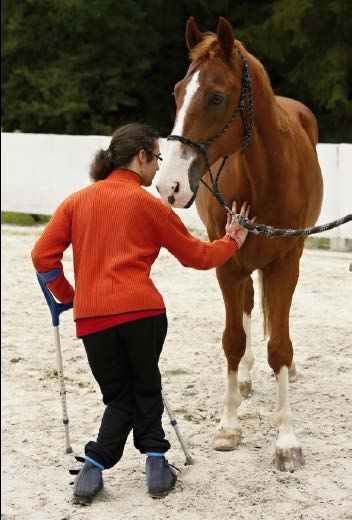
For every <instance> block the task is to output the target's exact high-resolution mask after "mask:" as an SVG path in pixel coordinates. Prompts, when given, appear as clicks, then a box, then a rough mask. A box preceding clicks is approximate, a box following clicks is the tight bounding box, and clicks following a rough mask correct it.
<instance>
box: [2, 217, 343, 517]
mask: <svg viewBox="0 0 352 520" xmlns="http://www.w3.org/2000/svg"><path fill="white" fill-rule="evenodd" d="M40 232H41V228H29V229H26V228H19V227H12V226H11V227H10V226H2V253H3V254H2V267H3V270H2V274H3V276H2V322H3V329H2V388H3V393H2V407H3V408H2V410H3V411H2V416H3V420H2V448H3V449H2V462H3V464H2V515H1V518H3V519H4V520H5V519H6V520H13V519H16V520H22V519H26V520H31V519H33V520H51V519H53V520H54V519H55V520H68V519H75V520H83V519H84V520H98V519H99V520H107V519H110V518H111V519H114V520H116V519H123V520H130V519H138V520H144V519H145V520H154V519H155V520H165V519H173V520H198V519H199V520H208V519H209V520H214V519H216V520H217V519H219V520H230V519H231V520H232V519H236V520H249V519H250V520H262V519H263V520H279V519H280V520H282V519H283V518H287V519H292V520H296V519H297V520H298V519H305V520H318V519H319V520H320V519H321V520H329V519H331V520H346V519H352V433H351V426H352V419H351V417H352V406H351V403H352V372H351V365H352V362H351V360H352V272H349V264H350V263H351V262H352V255H351V254H350V253H335V252H325V251H320V250H305V252H304V255H303V257H302V261H301V276H300V280H299V283H298V286H297V289H296V292H295V295H294V300H293V304H292V311H291V338H292V340H293V344H294V348H295V361H296V368H297V372H298V376H299V377H298V380H297V382H295V383H293V384H291V386H290V395H291V404H292V408H293V412H294V417H295V432H296V434H297V436H298V438H299V439H300V441H301V443H302V448H303V452H304V455H305V459H306V465H305V467H304V469H301V470H299V471H297V472H295V473H292V474H290V473H289V474H286V473H280V472H278V471H277V470H276V469H275V468H274V466H273V462H272V461H273V455H274V442H275V439H276V435H277V429H276V426H275V425H274V414H273V412H274V407H275V403H276V384H275V378H274V377H273V376H272V373H271V371H270V369H269V366H268V364H267V362H266V340H264V339H263V332H262V330H263V329H262V317H261V310H260V304H259V303H260V300H259V292H258V279H257V276H256V275H255V276H254V282H255V288H256V298H255V301H256V303H255V308H254V311H253V315H252V317H253V319H252V343H253V353H254V355H255V358H256V360H255V365H254V369H253V372H252V378H253V388H254V394H253V396H252V398H251V399H248V400H245V401H243V402H242V405H241V407H240V409H239V418H240V423H241V425H242V429H243V445H242V446H241V447H240V449H238V450H236V451H233V452H227V453H221V452H216V451H213V450H212V439H213V434H214V432H215V428H216V425H217V423H218V422H219V420H220V417H221V414H222V400H223V394H224V389H225V379H224V376H225V373H226V364H225V358H224V355H223V352H222V347H221V336H222V331H223V322H224V307H223V303H222V297H221V293H220V290H219V288H218V285H217V281H216V277H215V271H214V270H212V271H207V272H200V271H195V270H191V269H185V268H183V267H182V266H181V265H180V264H179V263H178V262H177V260H175V259H174V258H173V257H171V255H170V254H169V253H168V252H167V251H164V250H163V251H162V252H161V254H160V256H159V258H158V260H157V262H156V263H155V264H154V268H153V279H154V281H155V283H156V286H157V287H158V288H159V290H160V291H161V293H162V294H163V295H164V298H165V302H166V305H167V309H168V318H169V332H168V336H167V339H166V343H165V346H164V351H163V354H162V359H161V371H162V376H163V386H164V390H165V395H166V396H167V398H168V401H169V403H170V405H171V407H172V409H173V411H174V414H175V416H176V418H177V420H178V424H179V428H180V431H181V433H182V435H183V437H184V440H185V442H186V444H187V446H188V449H189V450H190V452H191V455H192V456H193V458H194V460H195V464H194V466H184V460H185V459H184V455H183V452H182V450H181V447H180V444H179V442H178V440H177V437H176V435H175V432H174V431H173V428H172V426H171V425H170V424H169V421H168V417H167V414H166V412H165V415H164V426H165V430H166V432H167V435H168V438H169V439H170V441H171V443H172V448H171V450H170V452H169V453H168V459H169V461H170V462H172V463H173V464H175V465H176V466H177V467H178V468H180V470H181V473H179V477H178V482H177V486H176V489H175V490H174V491H173V492H172V493H170V494H169V495H168V496H167V497H166V498H164V499H161V500H154V499H152V498H150V497H149V496H148V495H147V494H146V484H145V474H144V466H145V456H143V455H140V454H139V452H137V451H136V450H135V449H134V447H133V444H132V439H131V438H129V439H128V442H127V445H126V449H125V453H124V457H123V459H122V460H121V462H120V463H119V464H118V465H117V466H115V467H114V468H113V469H111V470H109V471H106V472H104V490H103V491H102V492H101V494H100V495H99V496H98V497H97V498H96V500H95V501H94V503H93V504H92V505H91V506H90V507H81V506H74V505H72V503H71V496H72V486H70V484H69V483H70V482H71V481H72V479H73V477H72V476H71V475H69V473H68V470H69V469H70V468H75V467H80V464H79V463H76V462H75V460H74V455H82V454H83V446H84V444H85V443H86V442H87V441H88V440H90V439H92V438H94V437H95V436H96V433H97V429H98V426H99V420H100V417H101V415H102V413H103V404H102V402H101V398H100V393H99V389H98V386H97V384H96V383H95V381H94V380H93V377H92V375H91V373H90V371H89V368H88V363H87V360H86V357H85V352H84V348H83V344H82V342H81V341H80V340H78V339H76V338H75V328H74V324H73V321H72V311H68V312H66V313H65V314H64V315H62V317H61V321H60V334H61V346H62V353H63V360H64V372H65V380H66V390H67V405H68V413H69V417H70V428H71V443H72V447H73V450H74V453H73V454H71V455H67V454H65V449H64V448H65V441H64V430H63V426H62V421H61V419H62V418H61V404H60V398H59V384H58V379H57V375H56V357H55V347H54V337H53V330H52V326H51V320H50V314H49V310H48V307H47V305H46V303H45V301H44V297H43V296H42V293H41V291H40V287H39V285H38V283H37V280H36V277H35V273H34V270H33V267H32V264H31V260H30V250H31V248H32V246H33V244H34V241H35V239H36V237H37V236H39V234H40ZM64 258H65V260H64V265H65V271H66V274H67V275H68V277H69V279H70V280H71V281H73V276H72V266H71V251H70V250H68V252H67V253H66V255H65V257H64ZM141 347H142V346H141Z"/></svg>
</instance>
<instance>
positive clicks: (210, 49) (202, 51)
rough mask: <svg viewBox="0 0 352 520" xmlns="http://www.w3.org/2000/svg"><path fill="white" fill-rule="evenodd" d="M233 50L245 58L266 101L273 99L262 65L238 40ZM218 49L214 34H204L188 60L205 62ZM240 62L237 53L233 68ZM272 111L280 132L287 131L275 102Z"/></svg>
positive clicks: (286, 122)
mask: <svg viewBox="0 0 352 520" xmlns="http://www.w3.org/2000/svg"><path fill="white" fill-rule="evenodd" d="M235 48H237V49H238V50H239V51H241V52H242V53H243V54H244V55H245V56H246V58H247V61H248V63H249V68H250V71H251V74H252V75H254V76H255V77H256V80H257V83H258V84H259V85H260V86H261V91H262V93H263V94H264V97H265V98H266V99H268V98H269V99H270V98H273V99H275V94H274V91H273V89H272V86H271V83H270V79H269V76H268V73H267V72H266V70H265V68H264V66H263V65H262V63H261V62H260V61H259V60H258V59H257V58H256V57H255V56H253V54H251V53H250V52H248V51H247V49H246V48H245V46H244V45H243V43H242V42H241V41H240V40H236V39H235ZM218 49H219V44H218V41H217V36H216V34H214V33H205V34H204V39H203V40H202V41H201V42H200V43H198V45H196V46H195V47H193V49H192V50H191V51H190V54H189V55H190V58H191V61H192V62H193V63H195V62H202V61H205V60H206V59H207V58H209V57H212V55H213V53H214V54H215V53H216V51H217V50H218ZM240 61H241V60H240V59H239V55H238V54H237V53H234V54H233V58H232V63H233V66H234V67H239V66H241V62H240ZM273 109H274V110H275V118H276V122H277V124H278V126H279V128H280V130H283V131H287V130H288V128H289V122H288V115H287V113H286V112H285V111H284V110H283V109H281V107H280V106H279V105H278V104H277V103H276V102H275V103H273Z"/></svg>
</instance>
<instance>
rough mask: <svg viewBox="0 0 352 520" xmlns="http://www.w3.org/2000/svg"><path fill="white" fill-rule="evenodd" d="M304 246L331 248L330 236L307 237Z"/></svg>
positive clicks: (308, 247)
mask: <svg viewBox="0 0 352 520" xmlns="http://www.w3.org/2000/svg"><path fill="white" fill-rule="evenodd" d="M304 247H306V248H307V249H330V238H324V237H307V238H306V240H305V242H304Z"/></svg>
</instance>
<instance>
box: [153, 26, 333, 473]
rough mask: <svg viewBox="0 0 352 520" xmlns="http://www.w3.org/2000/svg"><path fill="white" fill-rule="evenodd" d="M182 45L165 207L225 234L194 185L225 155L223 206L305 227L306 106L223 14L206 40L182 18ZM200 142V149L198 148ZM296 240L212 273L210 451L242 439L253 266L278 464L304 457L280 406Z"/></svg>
mask: <svg viewBox="0 0 352 520" xmlns="http://www.w3.org/2000/svg"><path fill="white" fill-rule="evenodd" d="M186 43H187V47H188V49H189V50H190V56H191V65H190V67H189V69H188V71H187V73H186V75H185V77H184V78H183V79H182V80H181V81H179V82H178V83H177V84H176V86H175V91H174V94H175V99H176V106H177V110H176V120H175V124H174V128H173V131H172V134H173V135H172V136H169V138H168V141H167V144H166V147H165V150H164V152H163V155H164V161H163V165H162V168H161V169H160V177H159V180H158V190H159V193H160V196H161V197H162V199H163V200H164V202H166V203H168V204H171V205H172V206H173V207H178V208H182V207H184V208H186V207H189V206H190V205H191V204H192V202H193V200H194V199H195V202H196V206H197V210H198V213H199V215H200V217H201V219H202V221H203V222H204V225H205V226H206V229H207V232H208V235H209V239H210V240H215V239H217V238H220V237H222V236H223V235H224V230H225V222H226V211H225V210H224V209H223V208H222V207H221V206H220V205H219V204H218V202H217V200H216V198H215V197H213V195H212V194H211V193H210V192H209V191H208V190H207V189H206V188H205V187H204V185H203V184H202V183H200V181H201V180H202V181H207V182H208V183H209V179H210V175H209V171H208V169H207V160H206V159H208V160H209V164H211V165H212V170H213V171H214V172H216V171H217V169H218V167H219V164H220V162H221V157H223V156H229V158H228V161H227V163H226V164H225V167H224V168H223V171H222V173H221V175H220V178H219V191H220V193H221V195H222V197H223V199H224V201H226V204H227V205H228V206H230V207H231V204H232V201H233V200H236V201H237V207H241V204H242V203H243V202H244V201H247V202H249V203H250V205H251V208H252V209H251V214H252V215H256V216H257V222H258V223H264V224H268V225H272V226H274V227H279V228H293V229H298V228H304V227H307V226H312V225H314V223H315V222H316V220H317V218H318V216H319V212H320V208H321V203H322V194H323V185H322V177H321V172H320V168H319V164H318V159H317V153H316V144H317V140H318V130H317V123H316V120H315V117H314V115H313V114H312V112H311V111H310V110H309V109H308V108H307V107H306V106H304V105H303V104H302V103H300V102H298V101H295V100H293V99H288V98H283V97H278V96H275V95H274V93H273V90H272V87H271V85H270V81H269V78H268V76H267V74H266V72H265V70H264V67H263V66H262V64H261V63H260V62H259V61H258V60H257V59H256V58H255V57H254V56H253V55H251V54H250V53H249V52H248V51H247V50H246V49H245V47H244V46H243V44H242V43H241V42H240V41H238V40H237V39H234V34H233V30H232V27H231V25H230V23H229V22H228V21H227V20H226V19H224V18H219V24H218V28H217V34H216V35H215V34H211V33H206V34H203V33H201V32H200V31H199V29H198V27H197V25H196V22H195V21H194V18H193V17H191V18H190V19H189V20H188V22H187V27H186ZM247 70H248V74H247V75H246V71H247ZM243 78H244V79H245V81H244V80H243ZM248 78H249V79H248ZM246 85H247V86H246ZM241 99H242V109H241ZM236 114H237V115H236ZM237 116H238V117H237ZM199 143H206V146H205V147H203V149H201V146H199ZM205 148H206V152H204V149H205ZM242 152H243V153H242ZM303 246H304V237H290V238H286V237H285V238H272V239H270V238H267V237H265V236H263V235H260V236H254V235H251V234H250V236H248V238H247V240H246V242H245V243H244V245H243V247H242V248H241V249H240V250H239V251H238V252H236V253H235V254H234V256H233V257H232V258H231V259H230V260H229V261H228V262H227V263H225V264H224V265H221V266H220V267H218V268H217V270H216V274H217V278H218V282H219V284H220V288H221V291H222V295H223V299H224V303H225V308H226V325H225V330H224V333H223V349H224V352H225V355H226V359H227V365H228V374H227V388H226V392H225V399H224V411H223V415H222V418H221V422H220V424H219V427H218V429H217V432H216V435H215V439H214V449H216V450H223V451H226V450H232V449H234V448H236V447H237V446H238V445H239V444H240V441H241V427H240V424H239V421H238V415H237V411H238V407H239V405H240V402H241V394H242V396H243V397H249V396H250V395H251V392H252V383H251V377H250V369H251V368H252V366H253V362H254V358H253V354H252V352H251V348H250V315H251V311H252V309H253V305H254V303H253V297H254V293H253V283H252V279H251V273H252V272H253V271H254V270H256V269H258V270H259V275H260V281H261V292H262V307H263V314H264V328H265V332H266V334H267V335H268V336H269V341H268V363H269V365H270V367H271V368H272V369H273V371H274V373H275V376H276V382H277V408H276V414H275V420H276V424H277V426H278V438H277V441H276V450H275V451H276V465H277V468H278V469H280V470H282V471H294V470H295V469H297V468H298V467H300V466H301V465H302V464H304V458H303V455H302V450H301V446H300V443H299V441H298V439H297V437H296V435H295V433H294V429H293V414H292V410H291V406H290V401H289V380H292V378H293V377H294V376H295V368H294V363H293V348H292V343H291V339H290V333H289V312H290V306H291V301H292V296H293V293H294V290H295V287H296V284H297V280H298V276H299V260H300V257H301V255H302V251H303Z"/></svg>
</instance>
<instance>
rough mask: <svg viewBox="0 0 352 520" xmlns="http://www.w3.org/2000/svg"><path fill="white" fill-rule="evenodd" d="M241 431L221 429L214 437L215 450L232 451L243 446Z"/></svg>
mask: <svg viewBox="0 0 352 520" xmlns="http://www.w3.org/2000/svg"><path fill="white" fill-rule="evenodd" d="M241 437H242V435H241V430H239V429H236V428H226V429H225V428H220V430H217V432H216V434H215V437H214V444H213V449H214V450H216V451H232V450H235V449H236V448H238V446H239V445H240V444H241Z"/></svg>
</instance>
